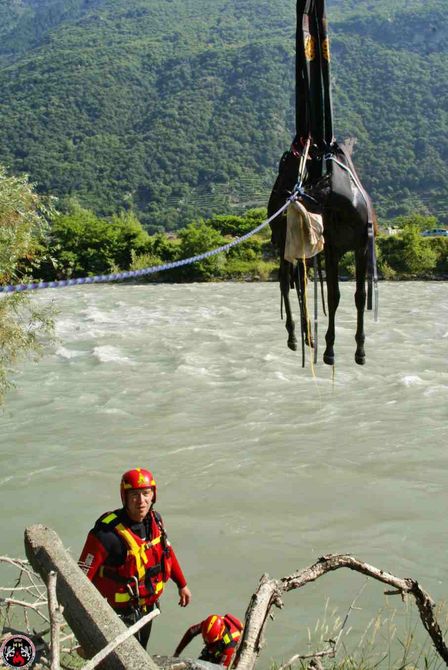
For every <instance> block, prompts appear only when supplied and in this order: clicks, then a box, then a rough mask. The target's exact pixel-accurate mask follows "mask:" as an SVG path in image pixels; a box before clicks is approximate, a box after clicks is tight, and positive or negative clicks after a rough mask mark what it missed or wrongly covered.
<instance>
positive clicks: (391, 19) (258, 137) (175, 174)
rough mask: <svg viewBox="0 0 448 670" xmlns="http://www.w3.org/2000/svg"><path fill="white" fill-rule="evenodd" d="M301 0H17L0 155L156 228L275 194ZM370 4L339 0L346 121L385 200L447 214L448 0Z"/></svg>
mask: <svg viewBox="0 0 448 670" xmlns="http://www.w3.org/2000/svg"><path fill="white" fill-rule="evenodd" d="M293 5H294V3H291V6H289V7H288V6H285V3H284V2H281V1H280V0H271V1H270V2H267V1H257V0H239V1H238V2H236V1H235V2H230V3H229V2H228V0H213V2H212V0H182V2H181V1H180V0H163V1H162V0H128V1H127V2H125V1H124V0H89V1H87V0H70V2H62V0H43V1H42V2H37V0H20V2H12V0H7V2H6V5H5V6H6V7H9V9H10V13H9V24H8V40H7V41H8V44H9V47H8V49H9V51H8V54H9V55H8V56H7V55H6V51H5V50H3V51H2V52H1V53H0V57H2V54H3V58H4V60H3V62H4V63H5V62H6V61H7V64H4V66H3V67H2V68H1V69H0V113H1V116H2V120H3V124H2V129H1V131H0V132H1V142H0V161H3V162H6V163H7V164H8V165H9V166H10V167H11V168H12V169H14V170H16V171H25V172H28V173H30V174H31V176H32V178H33V180H34V181H36V182H37V184H38V185H39V188H40V189H41V190H43V191H46V192H52V193H56V194H59V195H61V196H65V195H76V196H77V197H79V198H80V200H81V201H82V203H83V204H85V205H87V206H90V207H92V208H94V209H96V210H97V211H98V212H100V213H103V214H104V213H110V212H113V211H116V210H117V209H119V208H120V207H133V208H135V209H136V211H137V213H138V214H139V216H140V218H141V219H142V221H143V222H144V223H146V224H147V225H148V226H150V227H151V228H152V229H156V228H157V227H162V228H175V227H177V226H179V225H183V224H184V223H185V222H186V221H188V220H189V219H191V218H192V217H193V216H198V215H200V214H202V215H204V216H208V215H210V214H211V213H212V212H219V211H221V212H222V211H226V210H228V209H229V208H235V209H237V210H238V209H243V208H245V207H247V206H254V205H263V204H265V203H266V199H267V197H268V195H269V191H270V188H271V186H272V183H273V180H274V178H275V172H276V166H277V163H278V159H279V158H280V156H281V153H282V152H283V151H284V150H285V149H286V148H287V147H288V146H289V143H290V141H291V138H292V135H293V121H294V112H293V104H294V81H293V77H294V30H295V24H294V6H293ZM13 6H14V7H16V9H17V7H18V6H20V8H21V11H22V14H20V13H19V12H18V11H16V13H15V14H14V12H12V8H13ZM370 6H371V3H369V2H368V1H367V0H364V1H360V0H358V1H357V2H354V0H344V2H341V1H339V2H338V1H337V0H333V2H330V3H329V10H328V14H329V19H330V30H331V36H332V38H333V39H332V54H333V62H332V67H333V83H334V107H335V126H336V131H337V135H338V137H340V138H343V137H346V136H348V135H350V136H355V137H356V138H357V147H356V152H355V162H356V164H357V166H358V167H359V168H360V173H361V175H362V177H363V179H364V181H365V185H366V187H367V188H368V189H369V190H370V191H371V193H372V195H373V198H374V201H375V203H376V205H377V206H378V208H379V211H380V214H382V215H383V216H392V215H395V214H399V213H403V212H405V211H408V210H409V209H411V208H414V207H415V208H417V209H419V210H420V211H431V212H434V213H435V214H437V215H439V216H442V217H443V216H444V215H446V211H447V202H446V192H447V187H448V175H447V171H446V168H445V165H446V160H447V158H448V156H447V153H448V151H447V139H446V137H447V130H448V121H447V113H446V110H447V107H448V105H447V80H448V76H447V74H448V73H447V69H448V68H447V62H446V54H445V51H444V44H446V41H444V40H443V39H442V38H443V35H445V32H444V31H445V30H446V19H444V14H443V6H442V2H441V1H440V0H430V2H428V3H426V4H425V6H424V8H423V9H422V7H421V3H416V2H411V1H408V2H404V0H389V2H388V3H386V2H385V0H378V2H377V3H376V4H375V7H376V12H375V14H372V11H371V10H370V9H369V7H370ZM2 11H5V9H4V8H3V10H2ZM33 16H34V23H33V21H31V18H32V17H33ZM30 17H31V18H30ZM0 18H1V17H0ZM30 21H31V23H32V24H33V25H36V26H40V29H39V30H36V31H35V33H34V37H33V39H31V38H30V39H29V40H28V42H27V43H25V42H26V40H25V41H24V40H23V37H22V38H21V39H19V36H20V35H23V34H27V33H26V30H28V28H29V26H30ZM431 21H433V23H431ZM434 25H435V27H436V31H434V30H433V28H434ZM418 26H420V30H419V31H418V30H417V27H418ZM24 27H25V28H24ZM25 29H26V30H25ZM22 30H25V33H22V32H21V31H22ZM435 34H436V35H437V39H435V38H434V39H432V40H431V39H430V38H431V36H434V35H435ZM422 36H423V37H422ZM13 46H15V51H14V49H13ZM0 62H1V61H0Z"/></svg>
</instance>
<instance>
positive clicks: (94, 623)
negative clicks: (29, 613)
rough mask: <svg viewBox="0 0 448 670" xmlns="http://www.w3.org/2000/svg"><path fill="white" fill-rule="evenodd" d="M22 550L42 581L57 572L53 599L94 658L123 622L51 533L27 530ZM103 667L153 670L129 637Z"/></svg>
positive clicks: (43, 528) (123, 628)
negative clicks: (55, 597) (58, 603)
mask: <svg viewBox="0 0 448 670" xmlns="http://www.w3.org/2000/svg"><path fill="white" fill-rule="evenodd" d="M25 551H26V554H27V557H28V559H29V561H30V563H31V565H32V567H33V568H34V569H35V570H36V572H38V573H39V574H40V575H41V577H42V579H43V580H44V582H46V581H47V577H48V575H49V573H50V572H51V571H55V572H57V575H58V580H57V598H58V601H59V602H60V603H61V604H62V605H63V607H64V617H65V619H66V621H67V623H68V624H69V626H70V628H71V629H72V630H73V632H74V633H75V635H76V637H77V639H78V640H79V642H80V644H81V645H82V647H83V649H84V650H85V651H86V652H87V654H88V655H89V656H94V655H95V654H97V653H98V652H99V651H101V649H103V648H104V647H106V646H107V645H108V644H109V643H110V642H112V641H113V640H114V639H115V638H116V637H118V636H119V635H120V634H121V633H125V632H126V630H127V629H126V626H125V625H124V623H123V622H122V621H121V620H120V619H119V618H118V616H117V615H116V614H115V612H114V611H113V609H112V608H111V607H110V605H109V604H108V603H107V602H106V600H105V599H104V598H103V597H102V596H101V595H100V593H99V591H97V589H96V588H95V587H94V586H93V584H92V583H91V582H90V581H89V580H88V579H87V577H86V576H85V574H84V573H83V572H82V570H81V569H80V568H79V567H78V565H77V563H76V562H75V561H74V560H73V558H72V557H71V556H70V554H68V552H67V551H66V550H65V549H64V547H63V545H62V542H61V540H60V539H59V537H58V535H57V534H56V533H55V532H54V531H53V530H51V529H49V528H47V527H46V526H43V525H40V524H39V525H35V526H31V527H29V528H27V529H26V530H25ZM107 668H108V670H157V666H156V665H155V663H154V662H153V660H152V659H151V657H150V656H149V655H148V654H147V653H146V651H145V650H144V649H143V647H142V646H141V645H140V643H139V642H138V641H137V640H136V639H135V637H133V636H131V637H129V638H128V639H126V640H125V641H124V642H123V643H122V644H120V646H119V647H117V648H116V649H115V650H114V651H112V653H111V654H110V655H109V656H108V658H107Z"/></svg>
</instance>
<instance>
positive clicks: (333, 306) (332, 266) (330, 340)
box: [324, 246, 341, 365]
mask: <svg viewBox="0 0 448 670" xmlns="http://www.w3.org/2000/svg"><path fill="white" fill-rule="evenodd" d="M338 270H339V258H338V256H337V253H336V251H335V250H331V249H329V247H328V246H326V247H325V271H326V276H327V303H328V328H327V332H326V334H325V342H326V343H327V346H326V349H325V351H324V363H326V364H327V365H334V348H333V347H334V339H335V315H336V310H337V308H338V305H339V299H340V297H341V294H340V291H339V279H338Z"/></svg>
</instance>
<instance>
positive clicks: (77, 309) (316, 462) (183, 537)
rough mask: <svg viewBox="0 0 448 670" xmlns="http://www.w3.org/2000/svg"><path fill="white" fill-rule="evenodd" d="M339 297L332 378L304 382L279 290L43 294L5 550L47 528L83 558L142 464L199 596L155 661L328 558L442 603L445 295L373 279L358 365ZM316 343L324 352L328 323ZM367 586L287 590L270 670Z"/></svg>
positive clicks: (23, 392) (122, 289)
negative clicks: (209, 620) (124, 483)
mask: <svg viewBox="0 0 448 670" xmlns="http://www.w3.org/2000/svg"><path fill="white" fill-rule="evenodd" d="M353 290H354V285H353V284H344V285H343V286H342V300H341V306H340V309H339V312H338V318H337V341H336V356H337V363H336V369H335V378H334V381H333V379H332V370H331V368H329V367H327V366H325V365H324V364H323V363H321V362H320V360H321V356H319V363H318V365H317V367H316V370H315V377H314V376H313V374H312V372H311V369H310V366H309V365H308V366H307V368H306V369H304V370H303V369H302V368H301V361H300V356H299V354H293V353H292V352H290V351H289V350H288V349H287V348H286V344H285V340H286V331H285V330H284V326H283V324H282V323H281V322H280V319H279V314H278V311H279V310H278V306H279V296H278V286H277V285H274V284H219V285H216V284H213V285H212V284H210V285H204V284H201V285H199V284H193V285H147V286H125V285H115V286H102V287H86V288H72V289H67V290H64V291H62V290H60V291H58V292H55V291H52V292H42V293H41V294H40V295H37V296H36V298H35V299H36V300H39V301H43V302H46V301H48V300H54V302H55V305H56V306H57V308H58V310H59V314H58V317H57V336H58V341H57V343H56V344H55V346H53V347H51V348H50V349H49V350H48V351H47V353H46V355H45V356H44V358H43V359H42V360H41V361H40V362H39V363H37V364H30V365H26V366H24V367H23V368H22V369H21V370H20V371H19V374H18V375H17V378H16V382H17V389H16V390H15V391H14V392H13V393H11V394H10V396H9V397H8V401H7V404H6V407H5V409H4V412H3V414H2V416H1V419H0V420H1V436H0V442H1V446H0V465H1V470H0V482H1V490H0V496H1V505H0V514H1V517H2V527H3V532H2V550H1V551H2V553H3V554H9V555H14V556H17V555H23V554H24V550H23V530H24V528H25V527H26V526H27V525H29V524H32V523H36V522H41V523H45V524H47V525H48V526H50V527H51V528H53V529H55V530H56V531H57V532H58V534H59V535H60V537H61V539H62V540H63V542H64V544H65V545H66V546H67V547H70V548H71V551H72V553H73V555H74V556H75V557H77V556H78V554H79V552H80V549H81V547H82V544H83V542H84V539H85V536H86V533H87V531H88V530H89V528H90V526H91V524H92V523H93V521H94V520H95V519H96V518H97V517H98V516H99V515H100V514H101V513H102V512H104V511H107V510H109V509H113V508H114V507H116V506H118V504H119V492H118V482H119V478H120V475H121V473H122V472H123V471H124V470H126V469H128V468H130V467H133V466H138V465H141V466H144V467H149V468H150V469H152V470H153V472H154V474H155V477H156V479H157V482H158V486H159V494H158V509H159V510H160V511H161V512H162V514H163V516H164V519H165V523H166V526H167V529H168V532H169V535H170V538H171V540H172V543H173V545H174V546H175V548H176V550H177V553H178V556H179V558H180V560H181V564H182V567H183V569H184V572H185V573H186V575H187V577H188V580H189V585H190V587H191V589H192V591H193V596H194V601H193V603H192V605H191V606H190V608H187V609H185V610H180V609H179V608H178V607H177V604H176V603H177V600H176V591H175V589H174V588H171V589H169V590H168V592H167V594H166V595H165V596H164V599H163V610H164V611H163V614H162V616H161V617H160V619H159V620H158V621H157V623H156V625H155V632H154V636H153V640H152V646H151V649H152V651H154V652H161V653H168V652H169V651H170V650H171V649H173V648H174V646H175V644H176V642H177V641H178V638H179V637H180V636H181V634H182V633H183V631H184V629H185V628H186V627H187V626H188V625H190V624H191V623H194V622H196V621H198V620H200V619H202V618H204V617H205V616H206V615H207V614H209V613H210V612H213V611H215V610H216V611H218V612H225V611H232V612H234V613H235V614H236V615H238V616H244V611H245V608H246V606H247V604H248V601H249V598H250V596H251V594H252V593H253V592H254V590H255V589H256V587H257V583H258V580H259V578H260V576H261V575H262V574H263V573H264V572H268V573H269V574H270V575H271V576H278V577H280V576H283V575H286V574H290V573H291V572H293V571H294V570H296V569H298V568H302V567H305V566H307V565H310V564H312V563H313V562H314V561H315V560H316V559H317V557H318V556H320V555H322V554H327V553H344V552H347V553H352V554H354V555H356V556H358V557H359V558H361V559H364V560H365V561H368V562H370V563H372V564H373V565H375V566H377V567H380V568H382V569H385V570H389V571H391V572H392V573H394V574H396V575H397V576H402V577H404V576H412V577H415V578H417V579H418V580H419V581H420V582H421V584H422V585H423V586H424V588H426V589H427V590H428V591H429V592H430V593H431V594H432V595H433V597H434V598H435V599H437V600H443V599H446V597H447V592H448V581H447V568H446V564H447V561H446V558H447V549H446V542H447V540H446V536H447V533H446V529H447V508H448V490H447V489H448V487H447V481H448V478H447V468H448V449H447V445H448V440H447V418H448V412H447V400H448V371H447V358H448V356H447V354H448V346H447V345H448V289H447V285H446V283H442V282H440V283H399V284H398V283H397V284H387V283H386V284H381V286H380V320H379V322H378V323H376V324H375V323H373V319H372V318H371V316H370V315H369V314H368V315H367V318H366V332H367V343H366V347H367V365H366V366H365V367H364V368H361V367H358V366H356V365H355V363H354V360H353V355H354V349H355V345H354V339H353V335H354V328H355V309H354V303H353V297H352V296H353ZM320 329H321V333H320V340H321V342H320V347H321V350H320V353H322V351H323V334H324V333H323V331H324V319H323V317H322V319H321V324H320ZM364 583H365V579H364V578H362V577H360V576H358V575H353V574H342V572H338V573H334V574H332V575H331V576H327V577H325V578H323V579H322V580H319V581H318V582H316V583H315V584H312V585H309V586H307V587H306V588H305V589H303V590H302V591H300V592H293V593H291V594H289V595H288V596H287V598H286V599H285V605H286V606H285V609H284V610H283V611H282V612H280V613H279V614H278V616H277V617H276V620H275V622H272V623H271V624H270V626H269V628H268V647H267V649H266V651H265V654H264V657H263V658H264V663H265V667H267V665H268V661H269V659H270V658H271V657H276V658H280V657H284V658H285V659H286V658H288V657H289V656H290V655H292V654H293V653H296V652H299V651H307V650H308V646H307V627H308V626H310V627H313V628H314V625H315V623H316V621H317V620H318V619H319V621H320V622H321V621H322V617H323V612H324V608H325V602H326V598H327V597H329V598H330V605H331V607H333V606H335V607H338V611H339V614H340V615H341V616H344V614H345V612H346V610H347V608H348V606H349V605H350V603H351V602H352V601H353V599H354V597H355V596H356V594H357V593H358V592H359V590H360V588H361V587H362V586H363V585H364ZM385 603H386V605H385ZM357 604H358V606H359V607H361V608H362V610H361V611H358V612H357V613H356V615H353V614H352V615H351V617H352V621H351V624H352V625H353V626H354V630H353V631H352V632H351V633H350V634H349V636H348V637H347V641H349V640H353V641H354V643H356V640H357V639H358V637H359V630H361V629H363V627H365V626H366V625H367V623H368V621H369V620H370V618H371V617H372V615H373V614H375V612H376V610H377V608H378V607H383V606H386V607H388V606H387V601H386V600H385V598H384V596H383V595H382V589H381V587H380V585H378V584H374V583H370V582H369V583H368V584H367V586H366V588H365V590H364V591H363V593H362V595H361V596H360V598H359V601H358V603H357ZM390 607H397V608H398V609H399V610H400V607H401V604H400V601H399V599H396V600H393V601H392V603H391V605H390ZM386 615H387V616H389V615H390V610H387V611H386ZM400 616H401V617H402V618H405V617H407V614H403V613H402V614H401V615H399V616H398V618H400ZM347 630H348V626H347ZM357 636H358V637H357ZM197 647H199V645H197ZM195 649H196V647H194V646H193V645H192V647H191V651H192V652H193V653H194V651H195Z"/></svg>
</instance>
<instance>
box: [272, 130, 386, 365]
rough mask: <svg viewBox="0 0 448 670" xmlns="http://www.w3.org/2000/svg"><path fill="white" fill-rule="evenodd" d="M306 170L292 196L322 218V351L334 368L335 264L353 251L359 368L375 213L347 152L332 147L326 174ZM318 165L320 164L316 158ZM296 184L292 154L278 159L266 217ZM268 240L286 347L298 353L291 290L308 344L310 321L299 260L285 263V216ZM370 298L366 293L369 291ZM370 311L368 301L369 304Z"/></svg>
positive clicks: (276, 221)
mask: <svg viewBox="0 0 448 670" xmlns="http://www.w3.org/2000/svg"><path fill="white" fill-rule="evenodd" d="M308 160H309V163H310V167H311V170H309V171H307V174H306V175H305V179H304V182H303V185H302V188H300V189H299V192H298V194H297V197H298V198H299V199H300V200H301V201H302V202H303V204H304V205H305V206H306V207H307V208H308V209H310V210H312V211H315V212H320V213H321V214H322V217H323V224H324V239H325V246H324V251H323V254H324V256H325V274H326V283H327V301H328V329H327V333H326V335H325V340H326V349H325V352H324V356H323V359H324V362H325V363H327V364H328V365H333V364H334V361H335V356H334V340H335V314H336V310H337V308H338V305H339V298H340V291H339V280H338V269H339V261H340V259H341V257H342V256H343V255H344V254H345V253H346V252H347V251H353V252H354V255H355V264H356V292H355V304H356V309H357V327H356V334H355V340H356V345H357V346H356V352H355V360H356V362H357V363H358V364H360V365H363V364H364V363H365V350H364V341H365V334H364V309H365V305H366V296H367V293H366V277H367V269H368V263H369V257H370V268H371V272H370V277H373V265H374V258H373V235H374V230H375V227H376V220H375V214H374V211H373V207H372V205H371V202H370V198H369V196H368V195H367V193H366V192H365V190H364V188H363V187H362V185H361V182H360V181H359V178H358V176H357V174H356V171H355V168H354V166H353V162H352V160H351V157H350V155H349V153H348V152H347V151H345V150H344V149H343V148H341V147H339V146H338V145H337V144H336V143H334V144H333V145H332V147H331V150H330V151H329V152H328V154H327V157H326V158H325V159H324V160H325V161H326V164H327V166H326V167H327V172H326V174H325V175H324V176H322V177H318V178H317V179H312V178H310V172H311V173H312V168H313V165H312V164H313V161H314V160H316V159H315V158H313V157H312V156H311V158H309V159H308ZM317 160H320V158H318V159H317ZM298 179H299V157H298V155H297V151H296V150H295V149H294V150H292V151H287V152H286V153H285V154H283V156H282V158H281V161H280V165H279V174H278V177H277V180H276V182H275V184H274V188H273V190H272V193H271V197H270V199H269V204H268V215H269V216H272V214H274V213H275V212H276V211H277V210H278V209H279V208H280V207H281V206H282V205H283V204H284V203H285V202H286V200H287V198H288V197H290V196H291V194H292V193H293V191H294V188H295V186H296V184H297V183H298ZM271 229H272V241H273V243H274V245H275V246H276V248H277V250H278V252H279V255H280V273H279V279H280V290H281V295H282V300H283V301H284V305H285V312H286V329H287V331H288V346H289V348H290V349H293V350H295V349H296V348H297V338H296V335H295V323H294V319H293V316H292V310H291V304H290V299H289V291H290V288H292V287H294V288H296V290H297V293H298V296H299V304H300V318H301V327H302V333H304V334H303V335H302V337H303V338H304V340H305V342H306V343H307V344H310V345H311V346H312V345H313V342H312V340H311V338H310V335H309V333H310V328H309V319H308V314H307V310H306V300H305V299H304V297H303V292H304V287H305V280H304V267H303V263H302V262H301V261H298V262H297V264H296V265H295V266H293V265H292V264H291V263H290V262H288V261H286V260H285V258H284V252H285V242H286V215H285V213H282V214H281V215H280V216H278V217H277V218H276V219H274V220H273V221H272V223H271ZM369 291H370V296H371V288H369ZM369 303H370V304H369V307H371V300H369Z"/></svg>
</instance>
